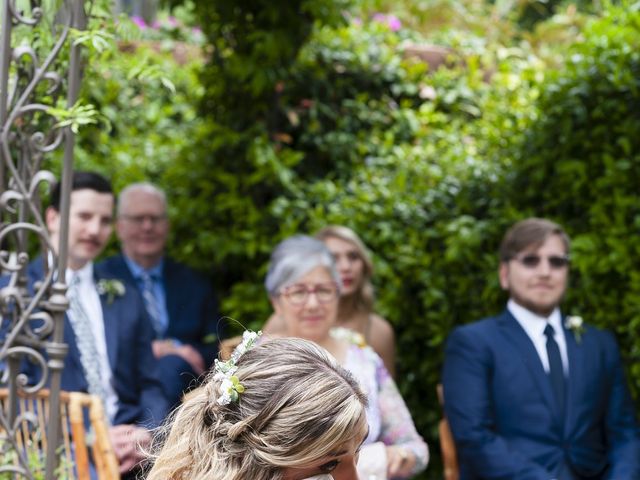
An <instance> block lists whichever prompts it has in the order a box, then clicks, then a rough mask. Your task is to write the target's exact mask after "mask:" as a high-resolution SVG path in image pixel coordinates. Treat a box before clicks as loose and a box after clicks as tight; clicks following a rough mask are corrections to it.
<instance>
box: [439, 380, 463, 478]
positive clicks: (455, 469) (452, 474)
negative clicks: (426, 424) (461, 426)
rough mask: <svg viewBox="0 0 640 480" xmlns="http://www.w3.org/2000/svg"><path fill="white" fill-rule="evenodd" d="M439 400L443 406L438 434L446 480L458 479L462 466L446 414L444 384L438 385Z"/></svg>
mask: <svg viewBox="0 0 640 480" xmlns="http://www.w3.org/2000/svg"><path fill="white" fill-rule="evenodd" d="M436 392H437V394H438V401H439V402H440V406H441V407H443V412H442V418H441V419H440V421H439V422H438V436H439V437H440V451H441V453H442V463H443V465H444V472H443V474H444V480H458V479H459V478H460V468H459V466H458V454H457V452H456V444H455V442H454V440H453V435H452V434H451V428H450V427H449V422H448V421H447V417H446V416H445V414H444V392H443V389H442V384H438V385H437V387H436Z"/></svg>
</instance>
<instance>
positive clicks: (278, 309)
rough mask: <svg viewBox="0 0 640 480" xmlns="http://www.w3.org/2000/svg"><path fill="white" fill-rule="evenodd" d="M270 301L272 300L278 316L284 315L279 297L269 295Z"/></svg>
mask: <svg viewBox="0 0 640 480" xmlns="http://www.w3.org/2000/svg"><path fill="white" fill-rule="evenodd" d="M269 301H270V302H271V306H272V307H273V311H274V313H275V314H276V316H280V315H282V306H281V305H280V300H279V299H278V297H269Z"/></svg>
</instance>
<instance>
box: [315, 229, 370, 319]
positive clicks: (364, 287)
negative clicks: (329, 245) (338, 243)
mask: <svg viewBox="0 0 640 480" xmlns="http://www.w3.org/2000/svg"><path fill="white" fill-rule="evenodd" d="M315 237H316V238H317V239H318V240H321V241H323V242H324V241H325V240H327V239H328V238H337V239H338V240H343V241H345V242H348V243H350V244H351V245H353V246H354V247H356V250H357V252H358V256H359V257H360V259H361V260H362V263H363V269H362V283H361V284H360V288H358V290H356V291H355V292H354V294H353V295H354V296H355V301H356V305H357V306H358V307H359V308H360V309H362V310H364V311H366V312H369V313H370V312H372V311H373V304H374V301H375V295H374V291H373V284H372V283H371V277H373V261H372V260H371V255H370V254H369V250H368V249H367V247H366V246H365V244H364V242H363V241H362V240H361V239H360V237H359V236H358V234H356V232H354V231H353V230H351V229H350V228H348V227H344V226H342V225H329V226H327V227H324V228H322V229H321V230H319V231H318V233H316V235H315Z"/></svg>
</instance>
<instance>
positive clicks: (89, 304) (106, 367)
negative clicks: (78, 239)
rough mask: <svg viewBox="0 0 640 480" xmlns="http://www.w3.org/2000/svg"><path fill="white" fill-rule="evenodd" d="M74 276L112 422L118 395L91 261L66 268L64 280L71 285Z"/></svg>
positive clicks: (116, 407)
mask: <svg viewBox="0 0 640 480" xmlns="http://www.w3.org/2000/svg"><path fill="white" fill-rule="evenodd" d="M74 276H77V277H78V278H79V281H80V283H79V284H78V287H77V288H78V289H79V291H78V293H79V300H80V303H81V305H82V308H83V309H84V311H85V313H86V314H87V316H88V317H89V321H90V322H91V330H92V332H93V337H94V339H95V342H96V350H97V351H98V357H99V359H98V361H99V365H100V376H101V379H102V387H103V389H104V392H105V395H106V398H105V399H104V400H105V412H106V414H107V417H108V418H109V422H113V419H114V418H115V415H116V412H117V411H118V395H117V394H116V391H115V390H114V388H113V372H112V371H111V365H110V364H109V357H108V355H107V339H106V336H105V326H104V319H103V317H102V304H101V303H100V296H99V295H98V290H97V289H96V283H95V281H94V278H93V262H89V263H87V264H86V265H85V266H84V267H82V268H81V269H80V270H71V269H69V268H67V275H66V280H67V284H69V285H71V280H72V279H73V277H74ZM67 315H70V316H72V315H73V313H72V312H71V311H70V310H67Z"/></svg>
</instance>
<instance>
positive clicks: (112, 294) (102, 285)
mask: <svg viewBox="0 0 640 480" xmlns="http://www.w3.org/2000/svg"><path fill="white" fill-rule="evenodd" d="M96 289H97V290H98V294H99V295H106V296H107V303H108V304H109V305H111V304H112V303H113V301H114V300H115V299H116V297H121V296H123V295H124V294H125V292H126V289H125V288H124V283H122V282H121V281H120V280H116V279H115V278H112V279H106V278H103V279H102V280H99V281H98V283H97V285H96Z"/></svg>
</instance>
